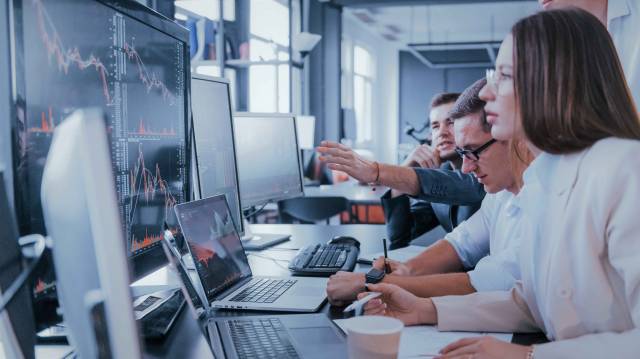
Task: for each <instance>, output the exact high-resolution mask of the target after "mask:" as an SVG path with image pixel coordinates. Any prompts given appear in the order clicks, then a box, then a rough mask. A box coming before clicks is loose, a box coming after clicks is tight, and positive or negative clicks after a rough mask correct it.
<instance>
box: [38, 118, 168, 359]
mask: <svg viewBox="0 0 640 359" xmlns="http://www.w3.org/2000/svg"><path fill="white" fill-rule="evenodd" d="M110 146H111V144H110V143H109V141H108V140H107V128H106V127H105V122H104V114H103V112H102V111H101V110H100V109H89V110H76V111H75V112H74V113H73V114H72V115H71V116H70V117H69V118H68V119H67V120H65V122H64V123H62V124H61V125H59V127H58V129H57V130H56V133H55V135H54V136H53V139H52V143H51V151H50V154H49V156H48V157H47V160H46V164H45V168H44V173H43V176H42V209H43V213H44V218H45V224H46V226H47V230H48V232H49V236H50V237H51V238H52V240H53V242H54V243H55V244H54V246H53V258H54V263H55V266H56V273H57V274H58V280H57V283H58V295H59V299H60V304H61V307H62V311H63V313H64V319H65V325H66V326H67V328H68V330H69V340H70V344H71V345H72V346H73V347H74V348H75V350H76V354H77V355H78V357H80V358H98V357H100V358H102V357H113V358H139V357H140V355H141V349H140V335H139V333H138V330H137V327H136V324H135V321H134V315H133V306H132V300H131V290H130V288H129V283H130V281H131V278H130V276H129V266H128V263H127V262H128V261H127V254H126V249H125V248H126V244H125V237H124V232H123V231H122V224H121V218H122V216H121V215H120V213H119V212H120V208H121V206H120V205H119V203H118V202H119V198H118V196H119V195H118V194H117V193H116V181H115V177H114V173H113V172H114V171H113V164H112V159H111V156H110V150H109V147H110ZM70 194H72V195H73V199H72V200H70V199H69V195H70ZM160 250H161V251H162V248H160ZM105 354H108V355H107V356H104V355H105Z"/></svg>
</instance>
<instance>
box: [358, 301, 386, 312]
mask: <svg viewBox="0 0 640 359" xmlns="http://www.w3.org/2000/svg"><path fill="white" fill-rule="evenodd" d="M386 309H387V305H386V304H385V303H384V302H383V301H382V300H380V299H378V298H376V299H371V300H370V301H369V302H367V304H365V305H364V313H365V314H366V315H385V312H386Z"/></svg>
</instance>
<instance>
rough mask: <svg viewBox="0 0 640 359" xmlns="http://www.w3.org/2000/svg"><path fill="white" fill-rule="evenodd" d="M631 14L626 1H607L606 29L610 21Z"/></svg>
mask: <svg viewBox="0 0 640 359" xmlns="http://www.w3.org/2000/svg"><path fill="white" fill-rule="evenodd" d="M629 14H631V9H629V4H628V3H627V1H626V0H609V1H608V4H607V28H609V26H610V25H611V21H613V20H614V19H617V18H619V17H623V16H627V15H629Z"/></svg>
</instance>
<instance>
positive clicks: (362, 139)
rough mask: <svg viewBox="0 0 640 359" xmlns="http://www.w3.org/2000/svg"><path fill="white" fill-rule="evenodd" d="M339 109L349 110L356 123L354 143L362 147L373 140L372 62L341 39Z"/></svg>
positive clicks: (363, 51) (359, 48)
mask: <svg viewBox="0 0 640 359" xmlns="http://www.w3.org/2000/svg"><path fill="white" fill-rule="evenodd" d="M341 82H342V84H341V86H342V107H343V108H346V109H352V110H353V112H354V114H355V122H356V138H355V140H356V143H357V144H358V145H366V144H368V143H370V142H371V140H372V139H373V84H374V82H375V63H374V59H373V56H372V55H371V52H370V51H369V50H367V49H366V48H365V47H364V46H361V45H359V44H357V43H356V44H354V43H353V41H351V40H350V39H348V38H344V39H343V40H342V76H341Z"/></svg>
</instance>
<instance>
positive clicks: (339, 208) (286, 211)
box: [278, 197, 352, 224]
mask: <svg viewBox="0 0 640 359" xmlns="http://www.w3.org/2000/svg"><path fill="white" fill-rule="evenodd" d="M278 211H279V213H280V221H281V222H282V223H294V221H298V222H300V223H304V224H312V223H315V222H318V221H322V220H325V221H326V222H327V224H329V219H330V218H331V217H333V216H336V215H338V214H340V213H342V212H345V211H346V212H347V213H348V214H349V217H348V218H349V222H351V218H352V217H351V204H350V202H349V200H348V199H346V198H344V197H298V198H291V199H285V200H283V201H280V202H278Z"/></svg>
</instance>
